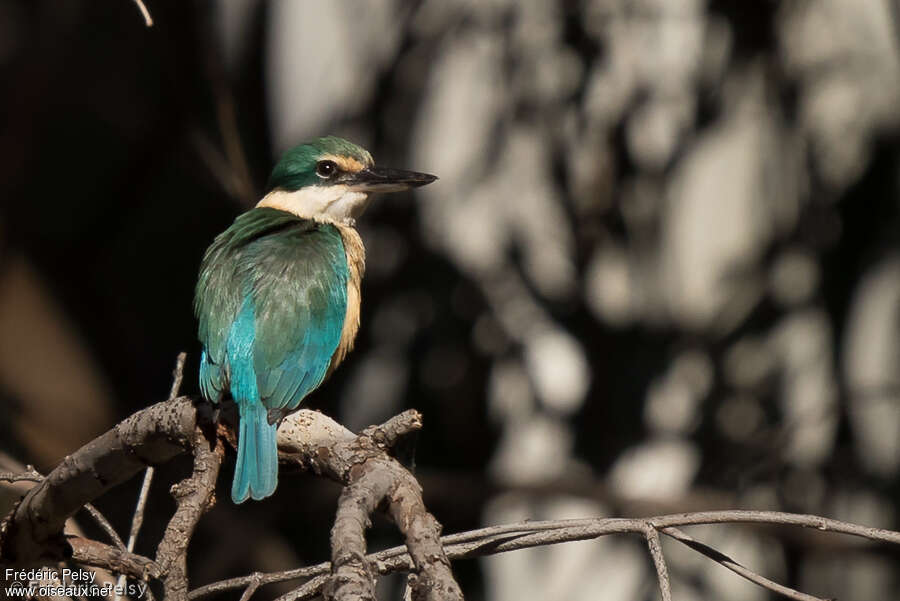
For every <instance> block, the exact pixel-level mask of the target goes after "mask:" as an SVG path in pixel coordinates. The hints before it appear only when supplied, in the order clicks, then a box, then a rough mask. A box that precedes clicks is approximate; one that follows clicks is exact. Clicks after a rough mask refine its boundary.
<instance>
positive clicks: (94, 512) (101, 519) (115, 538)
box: [84, 503, 131, 551]
mask: <svg viewBox="0 0 900 601" xmlns="http://www.w3.org/2000/svg"><path fill="white" fill-rule="evenodd" d="M84 508H85V509H86V510H87V512H88V513H89V514H91V517H93V518H94V520H95V521H96V522H97V523H98V524H99V525H100V527H101V528H103V531H104V532H106V535H107V536H108V537H109V540H111V541H112V542H113V544H114V545H115V546H117V547H118V548H120V549H124V548H125V543H124V542H122V539H121V537H119V533H118V532H116V529H115V528H113V525H112V524H110V523H109V520H108V519H106V516H105V515H103V514H102V513H100V510H99V509H97V508H96V507H94V506H93V505H91V504H90V503H88V504H86V505H85V506H84ZM128 550H129V551H131V549H128Z"/></svg>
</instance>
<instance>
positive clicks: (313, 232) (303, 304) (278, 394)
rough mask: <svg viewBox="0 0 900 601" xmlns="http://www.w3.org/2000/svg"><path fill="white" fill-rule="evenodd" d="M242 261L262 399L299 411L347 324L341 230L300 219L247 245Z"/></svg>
mask: <svg viewBox="0 0 900 601" xmlns="http://www.w3.org/2000/svg"><path fill="white" fill-rule="evenodd" d="M240 263H241V266H242V267H241V269H242V271H243V272H244V273H245V274H246V278H245V285H246V286H247V287H248V292H249V294H250V299H251V302H252V304H253V307H254V311H255V316H256V338H255V341H254V344H253V361H254V368H255V371H256V377H257V387H258V390H259V396H260V400H261V401H262V403H263V405H264V406H265V407H266V408H267V409H270V410H291V409H294V408H296V407H297V405H299V404H300V401H301V400H302V399H303V397H305V396H306V395H307V394H309V393H310V392H312V391H313V390H315V389H316V388H317V387H318V386H319V385H320V384H321V383H322V380H324V378H325V374H326V373H327V371H328V366H329V364H330V363H331V357H332V355H334V352H335V350H336V349H337V346H338V343H339V342H340V338H341V331H342V330H343V327H344V318H345V316H346V313H347V280H348V278H349V271H348V268H347V259H346V256H345V253H344V245H343V241H342V240H341V235H340V232H338V230H337V228H335V227H334V226H332V225H327V224H320V223H314V222H301V224H300V225H298V226H296V227H294V228H290V229H286V230H283V231H281V232H278V233H277V234H274V235H271V236H268V237H266V238H265V239H264V240H260V241H259V243H253V244H250V245H248V247H247V249H246V252H244V253H243V255H242V258H241V261H240ZM276 414H277V412H276Z"/></svg>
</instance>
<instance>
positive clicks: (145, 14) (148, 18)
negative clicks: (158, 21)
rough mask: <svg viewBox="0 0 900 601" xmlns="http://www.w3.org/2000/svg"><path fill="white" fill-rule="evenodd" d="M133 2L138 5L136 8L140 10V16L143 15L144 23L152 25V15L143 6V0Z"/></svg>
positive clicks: (148, 25)
mask: <svg viewBox="0 0 900 601" xmlns="http://www.w3.org/2000/svg"><path fill="white" fill-rule="evenodd" d="M134 3H135V5H136V6H137V7H138V10H139V11H141V16H142V17H144V25H146V26H147V27H153V17H151V16H150V11H149V10H147V7H146V6H144V2H143V0H134Z"/></svg>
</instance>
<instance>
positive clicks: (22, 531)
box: [0, 397, 211, 563]
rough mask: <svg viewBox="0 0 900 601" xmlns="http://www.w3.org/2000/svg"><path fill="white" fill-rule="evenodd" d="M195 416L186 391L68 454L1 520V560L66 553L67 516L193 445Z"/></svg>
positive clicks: (63, 555) (26, 559)
mask: <svg viewBox="0 0 900 601" xmlns="http://www.w3.org/2000/svg"><path fill="white" fill-rule="evenodd" d="M204 406H205V405H200V407H204ZM205 407H207V409H208V406H205ZM204 419H206V420H210V419H211V415H207V416H206V417H205V418H204ZM197 420H198V411H197V408H195V407H194V404H193V402H192V401H191V399H189V398H187V397H180V398H178V399H175V400H174V401H168V402H163V403H158V404H156V405H153V406H152V407H148V408H147V409H144V410H142V411H139V412H137V413H135V414H134V415H132V416H130V417H128V418H126V419H125V420H123V421H122V422H120V423H119V424H118V425H116V426H115V427H114V428H113V429H111V430H109V431H108V432H106V433H105V434H103V435H101V436H99V437H97V438H95V439H94V440H92V441H91V442H89V443H87V444H86V445H85V446H83V447H81V448H80V449H78V450H77V451H76V452H75V453H73V454H72V455H68V456H66V458H65V459H63V461H62V462H61V463H60V464H59V465H58V466H57V467H56V468H55V469H54V470H53V471H52V472H50V474H49V475H48V476H47V477H46V478H45V479H44V480H42V481H41V482H40V483H38V484H37V485H36V486H35V487H34V488H32V489H31V490H29V491H28V493H26V495H25V497H24V498H23V499H22V500H21V501H20V502H19V503H18V505H16V507H15V509H14V510H13V511H12V513H10V514H9V515H8V516H7V517H6V518H5V519H4V520H3V523H2V525H0V561H2V562H6V563H13V562H18V563H28V562H35V561H57V560H60V559H64V558H66V557H68V556H69V555H70V554H71V548H70V547H69V545H68V543H67V542H66V540H65V538H64V537H63V536H62V531H63V526H64V525H65V522H66V520H67V519H68V518H70V517H71V516H72V515H74V514H75V513H76V512H77V511H78V510H79V509H81V508H82V507H83V506H84V505H85V504H87V503H89V502H91V501H92V500H94V499H96V498H97V497H99V496H101V495H103V494H104V493H105V492H106V491H108V490H109V489H111V488H112V487H114V486H116V485H118V484H121V483H122V482H125V481H126V480H128V479H129V478H131V477H132V476H134V475H135V474H136V473H138V472H139V471H141V470H143V469H144V468H145V467H146V466H147V465H158V464H161V463H165V462H166V461H168V460H170V459H171V458H172V457H175V456H176V455H179V454H181V453H183V452H184V451H185V450H186V449H188V448H190V443H191V440H192V438H191V436H192V435H193V432H194V428H195V427H196V425H197Z"/></svg>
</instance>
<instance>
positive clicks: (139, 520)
mask: <svg viewBox="0 0 900 601" xmlns="http://www.w3.org/2000/svg"><path fill="white" fill-rule="evenodd" d="M181 355H184V353H182V354H181ZM181 355H179V359H181ZM181 364H182V365H183V364H184V362H183V360H182V361H181ZM176 369H177V368H176ZM176 378H177V376H176ZM175 394H178V390H177V389H176V388H175V386H174V385H173V386H172V393H170V395H169V398H170V399H171V398H175V397H174V396H173V395H175ZM154 471H155V470H154V469H153V466H150V467H148V468H147V470H146V471H145V472H144V481H143V482H141V492H140V493H138V500H137V506H136V507H135V508H134V516H133V517H132V518H131V531H130V532H129V533H128V544H127V545H126V546H125V549H126V550H127V551H128V552H129V553H131V552H132V551H134V545H135V543H136V542H137V537H138V533H140V531H141V526H142V525H143V524H144V509H145V508H146V506H147V496H148V495H149V494H150V483H151V482H152V481H153V474H154ZM116 584H118V585H119V589H118V590H122V587H123V586H124V585H125V574H122V575H120V576H119V580H118V582H117V583H116ZM121 597H122V595H121V594H120V593H119V592H118V591H117V592H116V596H115V601H119V599H121Z"/></svg>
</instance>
